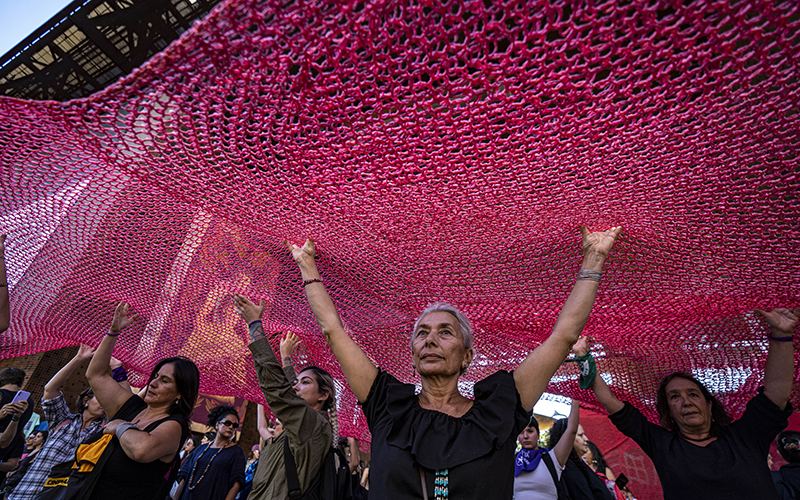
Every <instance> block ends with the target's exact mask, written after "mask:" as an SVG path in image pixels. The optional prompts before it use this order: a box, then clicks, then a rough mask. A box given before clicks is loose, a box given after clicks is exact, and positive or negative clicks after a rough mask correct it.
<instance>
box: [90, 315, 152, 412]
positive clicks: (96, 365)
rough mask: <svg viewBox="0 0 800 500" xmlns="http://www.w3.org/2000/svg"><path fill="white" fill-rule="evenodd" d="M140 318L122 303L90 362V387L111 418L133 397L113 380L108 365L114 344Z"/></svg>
mask: <svg viewBox="0 0 800 500" xmlns="http://www.w3.org/2000/svg"><path fill="white" fill-rule="evenodd" d="M138 317H139V315H138V314H136V313H132V312H130V307H129V306H128V304H126V303H124V302H120V303H119V304H118V305H117V308H116V309H115V310H114V319H113V320H112V321H111V328H109V329H108V334H107V335H106V336H105V337H104V338H103V341H102V342H100V346H99V347H98V348H97V350H96V351H95V352H94V356H92V361H90V362H89V368H87V369H86V378H87V379H88V380H89V385H90V386H91V387H92V391H93V392H94V395H95V397H96V398H97V402H98V403H100V406H102V407H103V410H105V412H106V415H108V417H109V418H112V417H113V416H114V415H116V413H117V412H118V411H119V409H120V408H122V405H124V404H125V401H127V400H128V399H129V398H130V397H131V391H130V390H126V389H125V388H124V387H122V386H121V385H120V384H119V383H117V381H116V380H114V379H113V378H111V374H110V373H109V372H108V364H109V363H110V362H111V354H112V353H113V352H114V344H116V343H117V335H119V333H120V332H121V331H122V330H124V329H125V328H127V327H128V326H130V325H131V324H132V323H133V322H134V321H135V320H136V318H138Z"/></svg>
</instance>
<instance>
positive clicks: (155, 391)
mask: <svg viewBox="0 0 800 500" xmlns="http://www.w3.org/2000/svg"><path fill="white" fill-rule="evenodd" d="M137 317H138V315H137V314H136V313H131V312H130V308H129V306H128V305H127V304H125V303H120V304H119V305H118V306H117V308H116V310H115V311H114V319H113V320H112V322H111V328H109V330H108V333H107V335H106V336H105V338H104V339H103V341H102V342H101V343H100V346H99V347H98V348H97V351H96V352H95V354H94V357H92V361H91V363H89V368H88V369H87V370H86V378H88V379H89V385H91V387H92V390H93V391H94V394H95V396H96V397H97V400H98V401H99V402H100V404H101V405H102V407H103V408H104V409H105V410H106V413H107V414H108V415H111V419H112V420H111V422H109V423H108V425H107V426H106V427H105V433H106V434H111V435H112V436H113V439H112V441H113V443H112V444H113V448H112V450H113V451H112V453H111V454H110V456H109V458H108V461H107V463H106V465H105V467H103V468H102V469H101V470H100V472H99V477H98V478H97V484H96V486H95V488H94V492H93V493H92V496H91V500H106V499H109V498H113V499H114V500H148V499H151V498H157V499H158V500H162V499H163V498H164V497H166V495H167V489H168V488H167V485H168V484H172V481H173V480H174V478H175V475H176V474H177V468H178V467H177V465H178V464H179V460H180V458H179V455H178V452H179V451H180V448H181V445H182V444H183V442H184V441H186V438H187V437H188V435H189V423H188V422H189V416H190V415H191V412H192V409H193V408H194V403H195V401H196V400H197V392H198V388H199V385H200V372H199V371H198V370H197V366H196V365H195V364H194V363H193V362H192V361H190V360H189V359H187V358H184V357H180V356H177V357H172V358H166V359H162V360H161V361H159V362H158V363H157V364H156V366H155V367H154V368H153V371H152V373H151V374H150V378H149V379H148V380H149V381H148V383H147V386H146V388H145V393H144V398H140V397H139V396H137V395H135V394H131V392H130V391H129V390H126V389H125V388H123V387H122V386H120V384H118V383H117V382H116V381H115V380H114V379H113V378H112V377H111V375H110V374H109V372H108V363H109V361H110V359H111V354H112V352H113V350H114V345H115V344H116V341H117V336H118V335H119V334H120V333H121V332H122V330H124V329H125V328H127V327H128V326H130V325H131V324H132V323H133V322H134V321H135V320H136V318H137ZM98 437H99V436H98ZM167 480H169V482H167Z"/></svg>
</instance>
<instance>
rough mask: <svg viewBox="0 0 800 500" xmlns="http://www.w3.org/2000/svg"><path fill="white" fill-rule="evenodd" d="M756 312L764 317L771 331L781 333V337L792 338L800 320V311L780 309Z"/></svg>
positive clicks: (757, 310) (758, 310)
mask: <svg viewBox="0 0 800 500" xmlns="http://www.w3.org/2000/svg"><path fill="white" fill-rule="evenodd" d="M756 312H757V313H759V314H760V315H762V316H764V319H765V320H767V324H768V325H769V327H770V329H771V330H773V331H776V332H779V333H781V334H782V335H781V336H786V337H791V336H792V333H793V332H794V329H795V327H796V326H797V320H798V319H800V309H789V308H786V307H779V308H777V309H773V310H771V311H762V310H761V309H756Z"/></svg>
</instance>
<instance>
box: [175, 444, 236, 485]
mask: <svg viewBox="0 0 800 500" xmlns="http://www.w3.org/2000/svg"><path fill="white" fill-rule="evenodd" d="M231 439H233V438H231ZM231 439H229V440H228V442H227V443H225V445H224V446H222V447H221V448H220V449H219V450H217V452H216V453H214V456H212V457H211V460H209V461H208V465H206V468H205V469H204V470H203V473H202V474H200V477H199V478H197V482H196V483H194V486H192V479H194V472H195V469H197V464H199V463H200V459H201V458H203V455H205V454H206V452H207V451H208V450H210V449H211V443H208V448H206V449H205V450H203V451H202V453H200V456H199V457H197V460H195V462H194V465H192V473H191V474H190V475H189V482H188V483H186V486H187V487H188V488H189V491H192V490H193V489H195V488H197V485H198V484H200V481H202V480H203V478H204V477H206V472H208V468H209V467H211V464H212V463H214V459H215V458H217V455H219V454H220V453H222V450H224V449H225V448H227V447H228V445H229V444H231Z"/></svg>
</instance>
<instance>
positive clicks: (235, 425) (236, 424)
mask: <svg viewBox="0 0 800 500" xmlns="http://www.w3.org/2000/svg"><path fill="white" fill-rule="evenodd" d="M220 423H221V424H222V425H224V426H225V427H233V428H234V429H238V428H239V422H231V421H230V420H222V421H220Z"/></svg>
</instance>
